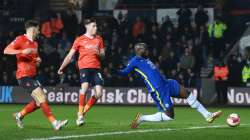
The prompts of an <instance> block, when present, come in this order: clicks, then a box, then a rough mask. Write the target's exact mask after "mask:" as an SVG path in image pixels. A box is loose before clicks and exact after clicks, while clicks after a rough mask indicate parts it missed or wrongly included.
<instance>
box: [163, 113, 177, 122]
mask: <svg viewBox="0 0 250 140" xmlns="http://www.w3.org/2000/svg"><path fill="white" fill-rule="evenodd" d="M173 119H174V115H173V116H170V115H167V114H166V113H164V112H161V120H162V121H171V120H173Z"/></svg>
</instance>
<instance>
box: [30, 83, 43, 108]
mask: <svg viewBox="0 0 250 140" xmlns="http://www.w3.org/2000/svg"><path fill="white" fill-rule="evenodd" d="M31 96H32V98H33V99H34V100H35V101H36V104H37V106H40V104H41V103H44V102H45V101H46V95H45V93H44V92H43V90H42V88H40V87H38V88H36V89H34V90H33V91H32V93H31Z"/></svg>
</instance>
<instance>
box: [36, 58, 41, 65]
mask: <svg viewBox="0 0 250 140" xmlns="http://www.w3.org/2000/svg"><path fill="white" fill-rule="evenodd" d="M41 62H42V59H41V58H40V57H37V58H36V65H37V66H39V65H40V63H41Z"/></svg>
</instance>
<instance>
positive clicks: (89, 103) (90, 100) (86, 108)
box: [83, 96, 97, 114]
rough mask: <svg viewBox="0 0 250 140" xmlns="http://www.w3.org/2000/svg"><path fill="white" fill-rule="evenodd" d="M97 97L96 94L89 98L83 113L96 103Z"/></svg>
mask: <svg viewBox="0 0 250 140" xmlns="http://www.w3.org/2000/svg"><path fill="white" fill-rule="evenodd" d="M96 101H97V99H96V98H95V97H94V96H91V98H90V99H89V100H88V102H87V104H86V105H85V107H84V110H83V114H85V113H87V112H88V111H89V109H90V108H91V107H92V106H93V105H94V104H95V103H96Z"/></svg>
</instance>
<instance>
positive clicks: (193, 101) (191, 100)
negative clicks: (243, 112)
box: [179, 85, 222, 123]
mask: <svg viewBox="0 0 250 140" xmlns="http://www.w3.org/2000/svg"><path fill="white" fill-rule="evenodd" d="M179 87H180V91H179V94H180V95H179V97H180V98H185V99H187V102H188V104H189V105H190V106H191V107H192V108H194V109H196V110H197V111H198V112H200V113H201V114H202V116H203V117H204V118H205V119H206V120H207V122H209V123H211V122H213V121H214V120H215V119H216V118H217V117H219V116H220V115H221V113H222V112H221V111H220V110H219V111H217V112H213V113H212V112H209V111H208V110H207V109H206V108H205V107H204V106H203V105H202V104H201V103H200V102H199V101H198V100H197V98H196V97H195V96H194V95H193V94H191V93H190V92H188V91H187V90H186V89H185V88H184V87H183V86H181V85H179Z"/></svg>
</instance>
